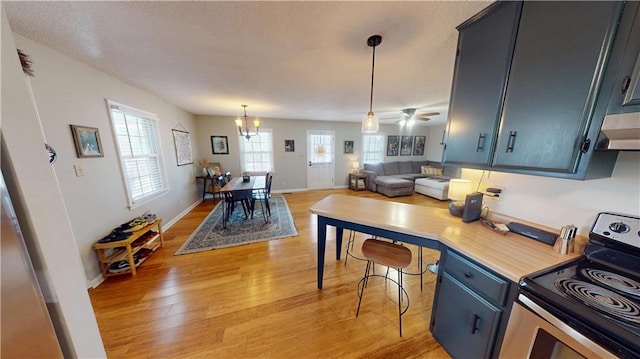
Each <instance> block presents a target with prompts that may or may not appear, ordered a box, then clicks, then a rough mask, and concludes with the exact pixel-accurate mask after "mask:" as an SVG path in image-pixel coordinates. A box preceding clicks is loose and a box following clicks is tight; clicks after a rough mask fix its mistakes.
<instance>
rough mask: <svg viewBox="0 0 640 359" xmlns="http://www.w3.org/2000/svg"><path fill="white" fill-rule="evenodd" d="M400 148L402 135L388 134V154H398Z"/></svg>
mask: <svg viewBox="0 0 640 359" xmlns="http://www.w3.org/2000/svg"><path fill="white" fill-rule="evenodd" d="M399 149H400V136H387V156H397V155H398V150H399Z"/></svg>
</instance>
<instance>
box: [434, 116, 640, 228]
mask: <svg viewBox="0 0 640 359" xmlns="http://www.w3.org/2000/svg"><path fill="white" fill-rule="evenodd" d="M431 129H433V130H432V131H431V132H430V136H431V135H433V136H435V134H433V133H432V132H438V131H440V132H439V134H440V136H442V132H441V131H442V130H444V127H442V128H441V129H438V128H437V127H432V128H431V127H430V130H431ZM429 138H431V137H429ZM428 150H429V151H431V150H432V148H431V147H429V148H428ZM442 150H443V148H442V146H440V148H436V149H435V152H429V153H428V154H427V157H428V159H429V160H434V161H435V160H441V158H442ZM461 177H462V178H466V179H470V180H472V184H473V188H474V189H475V188H477V187H478V183H479V182H480V179H481V178H482V183H481V184H480V187H479V189H480V190H483V189H486V188H487V187H490V186H499V187H504V188H505V191H504V193H503V194H502V195H501V196H500V197H499V198H498V199H494V198H489V197H486V196H485V200H484V204H485V205H486V206H488V207H489V209H490V210H491V211H495V212H498V213H502V214H507V215H510V216H514V217H518V218H522V219H526V220H528V221H531V222H535V223H540V224H544V225H547V226H550V227H554V228H558V229H560V227H562V226H563V225H565V224H574V225H576V226H578V227H579V231H578V233H579V234H581V235H587V234H589V230H590V229H591V225H592V224H593V222H594V221H595V218H596V215H597V214H598V213H599V212H618V213H624V214H631V215H636V216H639V215H640V152H635V151H634V152H620V153H619V154H618V160H617V161H616V165H615V168H614V171H613V174H612V175H611V177H610V178H601V179H595V180H588V181H577V180H567V179H559V178H551V177H540V176H529V175H520V174H512V173H503V172H495V171H493V172H492V171H486V172H485V173H484V177H483V171H481V170H472V169H463V170H462V176H461Z"/></svg>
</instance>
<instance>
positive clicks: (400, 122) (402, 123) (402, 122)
mask: <svg viewBox="0 0 640 359" xmlns="http://www.w3.org/2000/svg"><path fill="white" fill-rule="evenodd" d="M406 123H407V121H406V120H405V119H404V118H403V119H402V120H400V121H398V124H399V125H400V127H402V126H404V125H405V124H406Z"/></svg>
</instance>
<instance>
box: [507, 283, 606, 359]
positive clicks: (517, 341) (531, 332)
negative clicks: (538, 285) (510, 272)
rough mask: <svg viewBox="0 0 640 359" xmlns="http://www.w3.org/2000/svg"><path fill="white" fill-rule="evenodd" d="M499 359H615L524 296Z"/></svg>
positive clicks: (516, 305)
mask: <svg viewBox="0 0 640 359" xmlns="http://www.w3.org/2000/svg"><path fill="white" fill-rule="evenodd" d="M500 358H505V359H511V358H531V359H555V358H616V356H615V355H614V354H612V353H611V352H609V351H607V350H606V349H604V348H602V347H601V346H599V345H598V344H596V343H595V342H593V341H591V340H590V339H588V338H586V337H585V336H583V335H582V334H580V333H579V332H577V331H575V330H574V329H573V328H571V327H570V326H568V325H567V324H565V323H563V322H562V321H561V320H559V319H558V318H556V317H554V316H553V315H551V314H550V313H549V312H548V311H546V310H544V309H543V308H541V307H540V306H539V305H537V304H536V303H534V302H533V301H531V300H530V299H529V298H527V297H526V296H525V295H523V294H519V295H518V300H517V301H516V302H515V303H514V304H513V309H512V310H511V315H510V316H509V323H508V324H507V330H506V332H505V336H504V340H503V342H502V349H501V350H500Z"/></svg>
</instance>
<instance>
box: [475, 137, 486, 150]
mask: <svg viewBox="0 0 640 359" xmlns="http://www.w3.org/2000/svg"><path fill="white" fill-rule="evenodd" d="M486 138H487V134H486V133H482V132H480V134H479V135H478V146H476V152H482V151H484V141H485V139H486Z"/></svg>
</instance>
